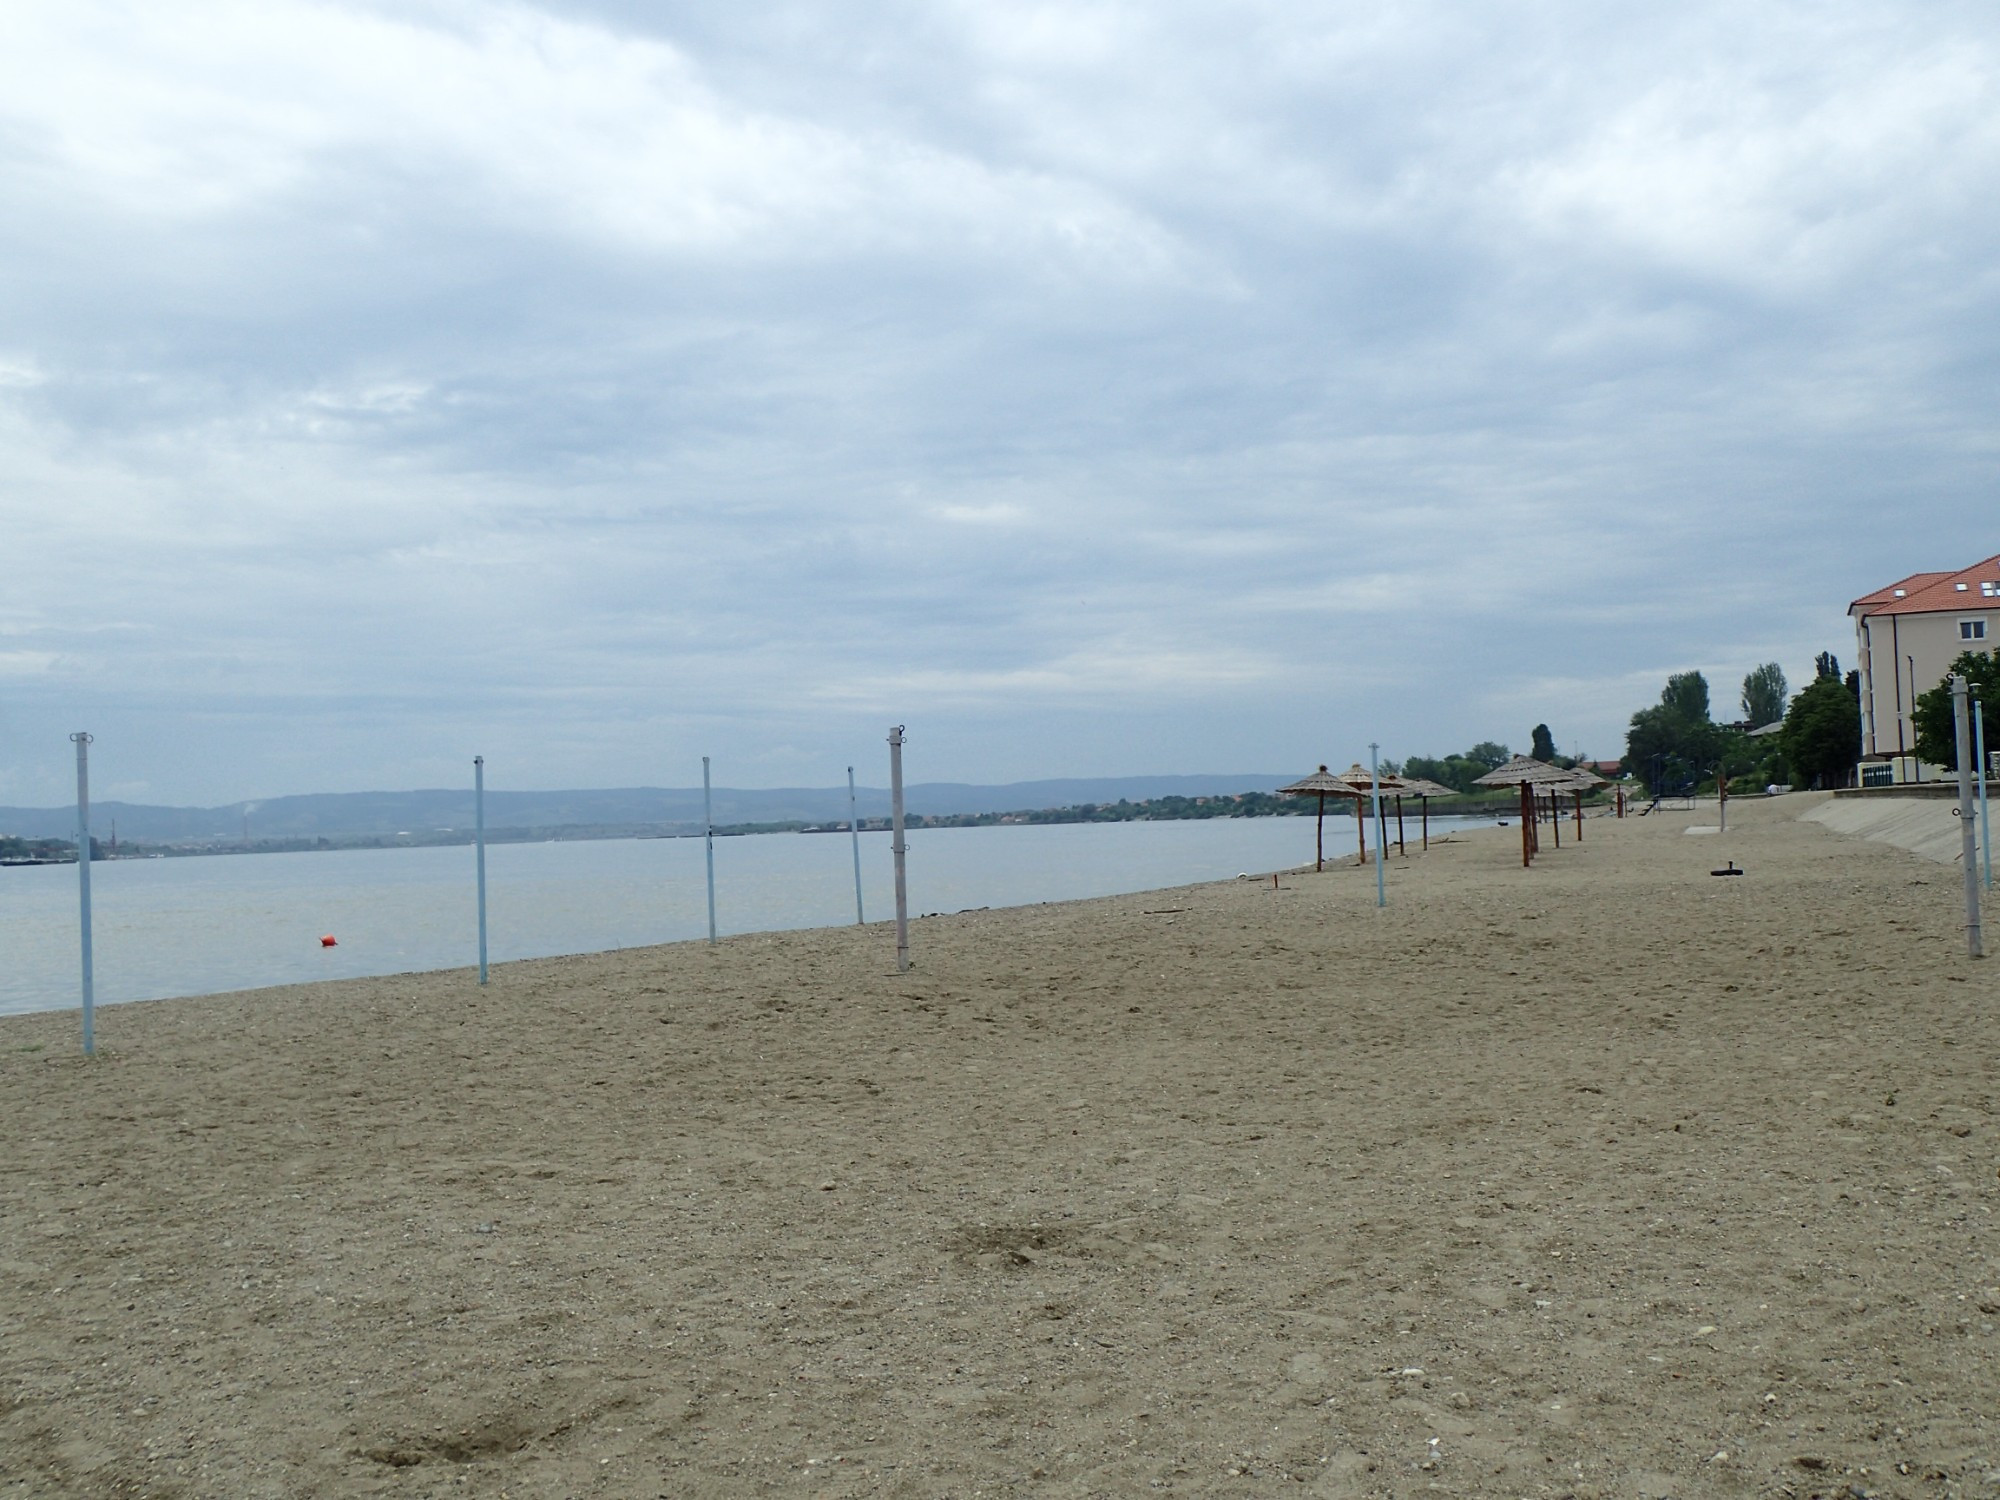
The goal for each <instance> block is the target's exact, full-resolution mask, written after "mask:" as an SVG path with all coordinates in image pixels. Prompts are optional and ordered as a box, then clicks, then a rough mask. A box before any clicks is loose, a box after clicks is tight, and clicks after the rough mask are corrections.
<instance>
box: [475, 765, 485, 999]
mask: <svg viewBox="0 0 2000 1500" xmlns="http://www.w3.org/2000/svg"><path fill="white" fill-rule="evenodd" d="M472 844H473V847H474V848H475V849H476V850H478V867H479V982H480V983H481V984H484V983H486V757H485V756H483V755H475V756H473V757H472Z"/></svg>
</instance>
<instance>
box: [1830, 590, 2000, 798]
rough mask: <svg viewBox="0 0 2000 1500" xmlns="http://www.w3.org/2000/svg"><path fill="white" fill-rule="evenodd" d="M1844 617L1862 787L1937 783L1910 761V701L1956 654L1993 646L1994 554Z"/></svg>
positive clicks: (1932, 770)
mask: <svg viewBox="0 0 2000 1500" xmlns="http://www.w3.org/2000/svg"><path fill="white" fill-rule="evenodd" d="M1847 612H1848V614H1849V616H1850V617H1852V619H1853V620H1854V636H1855V647H1856V650H1857V660H1856V665H1857V666H1858V667H1859V668H1860V671H1861V754H1862V768H1861V771H1862V774H1861V780H1862V784H1863V785H1864V786H1865V785H1869V784H1871V783H1875V784H1880V783H1882V782H1885V781H1897V782H1902V781H1934V780H1937V779H1938V778H1939V777H1940V776H1942V775H1944V774H1945V772H1944V771H1943V770H1942V769H1941V768H1940V767H1937V766H1931V765H1924V764H1920V763H1919V762H1918V760H1917V756H1916V743H1917V735H1916V728H1915V725H1914V723H1913V721H1912V718H1911V715H1912V713H1913V711H1914V708H1915V700H1916V697H1917V695H1918V694H1920V693H1926V692H1929V691H1930V690H1931V689H1932V688H1934V687H1936V686H1937V685H1938V684H1939V683H1940V682H1942V681H1943V680H1944V677H1945V674H1946V672H1947V671H1948V670H1949V668H1950V666H1951V663H1952V662H1953V661H1954V660H1955V659H1956V658H1957V657H1958V656H1959V655H1960V654H1961V653H1963V652H1966V651H1982V652H1990V651H1993V650H1995V649H1996V648H2000V557H1992V558H1988V559H1987V560H1986V561H1984V562H1981V563H1975V564H1974V565H1973V566H1972V567H1970V568H1967V569H1965V570H1963V571H1962V572H1957V573H1917V574H1914V575H1912V576H1911V577H1909V578H1905V579H1903V580H1902V581H1901V582H1899V583H1893V584H1891V585H1889V586H1888V587H1887V588H1883V589H1877V590H1876V591H1875V592H1874V593H1872V594H1866V595H1863V596H1862V597H1861V598H1859V599H1857V600H1855V601H1854V603H1852V604H1851V605H1849V606H1848V610H1847ZM1988 748H1989V749H1990V748H1991V747H1988ZM1871 762H1872V764H1871Z"/></svg>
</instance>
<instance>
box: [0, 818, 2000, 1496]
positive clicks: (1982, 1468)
mask: <svg viewBox="0 0 2000 1500" xmlns="http://www.w3.org/2000/svg"><path fill="white" fill-rule="evenodd" d="M1811 801H1812V799H1807V798H1797V797H1794V798H1781V799H1774V800H1772V801H1769V802H1762V801H1747V800H1746V801H1740V802H1737V803H1734V804H1732V806H1731V809H1730V828H1729V831H1728V833H1726V834H1720V835H1713V836H1709V837H1704V838H1690V837H1687V836H1685V835H1684V833H1683V832H1682V829H1683V828H1685V827H1686V826H1687V825H1689V824H1690V823H1694V822H1713V821H1714V810H1713V809H1712V808H1710V809H1708V810H1707V811H1706V812H1705V813H1697V814H1659V815H1655V816H1653V817H1649V818H1646V819H1628V820H1626V821H1624V822H1622V823H1621V822H1613V821H1610V820H1603V819H1598V820H1592V821H1591V822H1590V823H1589V824H1588V828H1587V831H1586V835H1585V838H1584V841H1583V843H1582V845H1581V846H1580V847H1579V846H1577V845H1576V844H1575V842H1574V841H1573V839H1572V840H1566V842H1565V845H1564V847H1563V849H1562V850H1561V851H1559V852H1558V851H1555V850H1553V849H1550V850H1549V851H1548V852H1547V853H1545V855H1544V856H1543V858H1542V859H1541V860H1540V861H1539V862H1538V863H1537V865H1536V867H1535V868H1534V869H1533V870H1532V871H1523V870H1522V869H1521V868H1520V867H1519V856H1518V844H1517V843H1516V842H1514V834H1513V833H1512V831H1499V830H1495V831H1492V832H1486V833H1476V834H1472V835H1469V836H1466V837H1463V838H1461V839H1458V840H1456V841H1454V842H1452V843H1449V844H1444V845H1441V846H1439V847H1436V848H1434V849H1433V850H1432V851H1431V852H1430V853H1429V854H1428V855H1427V856H1422V857H1418V856H1414V855H1413V856H1412V857H1411V858H1409V859H1408V860H1407V861H1398V862H1395V863H1394V864H1393V865H1392V868H1391V870H1390V872H1389V873H1390V902H1391V904H1390V906H1389V907H1388V909H1387V910H1385V911H1377V910H1376V909H1375V908H1374V905H1373V898H1374V884H1373V877H1372V874H1371V873H1370V872H1368V871H1364V870H1358V869H1356V868H1354V867H1353V866H1352V864H1351V863H1350V864H1348V865H1347V866H1344V867H1342V868H1338V869H1334V870H1330V871H1328V872H1327V873H1325V874H1323V875H1317V876H1315V875H1313V874H1311V873H1309V872H1308V873H1304V874H1293V875H1287V876H1285V877H1284V878H1283V879H1282V880H1281V881H1280V882H1279V883H1278V887H1277V888H1276V889H1274V888H1273V886H1272V883H1271V882H1270V880H1268V879H1266V880H1264V881H1262V882H1254V881H1241V882H1230V883H1224V884H1218V885H1209V886H1202V887H1195V888H1189V889H1183V890H1176V891H1172V892H1163V893H1155V894H1152V895H1147V896H1135V897H1120V898H1114V899H1109V900H1101V901H1092V902H1083V903H1077V904H1072V905H1062V906H1047V907H1035V908H1027V909H1022V910H1013V911H994V912H978V913H971V914H965V915H959V916H951V917H940V918H934V919H930V920H925V921H922V922H919V923H917V924H916V926H915V929H914V935H913V942H914V948H915V954H916V959H917V964H918V967H917V968H916V970H915V971H914V972H913V973H911V974H909V975H907V976H902V977H899V976H897V975H896V974H895V972H894V963H893V944H892V939H891V938H890V936H889V934H888V930H887V929H886V928H885V927H883V926H879V925H877V926H872V927H870V928H868V929H866V930H849V931H828V932H815V933H793V934H785V935H777V936H760V937H745V938H738V939H734V940H730V941H726V942H724V943H723V944H722V945H721V946H720V947H719V948H718V949H715V950H712V951H711V950H709V949H708V948H706V947H705V946H703V945H699V944H693V945H677V946H672V947H663V948H656V949H645V950H634V951H627V952H622V953H616V954H607V955H600V956H591V957H580V958H573V959H563V960H545V961H536V962H528V963H520V964H513V965H508V966H504V967H501V968H499V969H497V970H496V971H495V973H494V978H493V983H492V985H491V986H490V987H489V988H488V989H487V990H486V991H484V992H482V991H480V990H479V989H477V988H476V987H475V986H474V985H473V984H472V983H471V982H470V978H469V976H468V975H467V974H466V973H465V972H456V973H446V974H426V975H413V976H406V977H399V978H392V979H382V980H365V981H351V982H344V983H338V984H326V985H313V986H303V987H297V988H290V989H277V990H266V991H260V992H254V993H249V994H238V995H227V996H214V997H206V998H202V999H195V1000H173V1001H163V1002H157V1003H151V1004H144V1005H132V1006H124V1007H118V1008H115V1009H109V1010H106V1011H104V1012H103V1013H101V1015H100V1030H99V1035H100V1037H101V1039H102V1044H103V1049H104V1050H103V1055H102V1056H101V1057H100V1058H99V1059H98V1060H97V1061H95V1062H94V1063H86V1062H85V1061H83V1060H82V1059H80V1058H78V1057H77V1056H75V1055H74V1054H75V1036H76V1023H75V1017H74V1016H73V1015H44V1016H27V1017H10V1018H5V1019H4V1020H0V1119H4V1121H5V1122H6V1124H5V1130H6V1150H5V1152H4V1154H3V1155H0V1496H11V1495H17V1494H18V1495H106V1496H109V1495H121V1496H122V1495H154V1496H162V1497H167V1496H189V1497H192V1496H227V1497H245V1496H319V1495H327V1496H349V1495H354V1496H359V1495H381V1496H431V1495H467V1496H496V1497H497V1496H502V1495H505V1496H570V1495H607V1496H676V1497H678V1496H684V1495H697V1496H698V1495H718V1496H734V1495H752V1494H765V1493H770V1492H774V1491H781V1492H783V1493H786V1494H793V1495H888V1496H932V1495H973V1494H1016V1495H1053V1496H1083V1495H1118V1496H1124V1495H1135V1494H1153V1493H1179V1494H1189V1495H1218V1494H1219V1495H1234V1494H1251V1493H1265V1492H1277V1493H1299V1494H1307V1495H1328V1496H1348V1495H1353V1496H1362V1495H1413V1494H1423V1493H1441V1494H1450V1495H1462V1496H1483V1495H1495V1496H1562V1495H1570V1496H1612V1495H1616V1496H1624V1497H1637V1496H1659V1495H1688V1496H1698V1495H1719V1496H1730V1495H1745V1496H1748V1495H1758V1496H1781V1495H1782V1496H1797V1497H1803V1496H1808V1495H1825V1496H1833V1495H1841V1496H1847V1495H1850V1494H1854V1493H1862V1494H1874V1495H1884V1496H1891V1495H1913V1496H1914V1495H1945V1494H1963V1495H1988V1494H1993V1493H1995V1492H2000V1419H1997V1418H1996V1412H2000V1336H1996V1333H1995V1324H1996V1322H2000V1240H1996V1238H1995V1228H1996V1226H1995V1221H1994V1208H1995V1204H1996V1201H2000V1183H1996V1179H1995V1169H1996V1165H2000V1160H1997V1158H2000V1152H1996V1142H1997V1141H2000V1120H1996V1117H1995V1109H1996V1095H1997V1094H2000V1027H1996V1013H1997V1012H2000V965H1996V964H1995V963H1994V962H1992V961H1988V962H1987V963H1985V964H1973V963H1971V962H1969V961H1968V960H1967V959H1966V958H1965V957H1964V952H1963V942H1962V936H1961V931H1960V927H1959V923H1960V920H1961V911H1960V905H1959V902H1960V887H1959V883H1958V878H1957V876H1956V874H1955V872H1953V871H1951V870H1949V869H1946V868H1942V867H1940V866H1938V865H1936V864H1932V863H1926V862H1925V861H1923V860H1920V859H1918V858H1916V857H1914V856H1912V855H1909V854H1907V853H1904V852H1902V851H1900V850H1897V849H1894V848H1891V847H1888V846H1886V845H1882V844H1878V843H1869V842H1864V841H1862V840H1859V839H1843V838H1841V837H1840V836H1838V835H1837V834H1835V833H1833V832H1830V831H1829V830H1827V829H1825V828H1823V827H1820V826H1818V825H1815V824H1812V823H1804V822H1800V821H1798V817H1797V815H1798V813H1799V812H1800V811H1801V810H1802V809H1803V808H1805V807H1808V806H1810V805H1811ZM1302 833H1303V836H1304V837H1306V838H1307V839H1309V838H1310V832H1309V830H1305V829H1304V828H1303V825H1302ZM1725 859H1733V860H1734V862H1735V863H1736V864H1737V865H1739V866H1740V867H1742V868H1743V869H1744V870H1745V871H1746V872H1747V873H1746V874H1745V875H1743V876H1742V877H1740V878H1715V877H1711V876H1710V875H1709V874H1708V871H1709V869H1710V868H1712V867H1717V866H1720V865H1722V864H1723V863H1724V861H1725ZM913 878H914V879H915V880H916V882H917V883H918V889H919V890H921V880H922V872H921V870H918V871H917V872H916V873H915V875H914V877H913Z"/></svg>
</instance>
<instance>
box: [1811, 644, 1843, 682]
mask: <svg viewBox="0 0 2000 1500" xmlns="http://www.w3.org/2000/svg"><path fill="white" fill-rule="evenodd" d="M1813 676H1815V677H1832V678H1835V679H1838V678H1839V676H1840V658H1839V657H1837V656H1835V655H1834V654H1833V653H1832V652H1831V651H1822V652H1820V654H1819V655H1818V656H1815V657H1814V658H1813Z"/></svg>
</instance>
